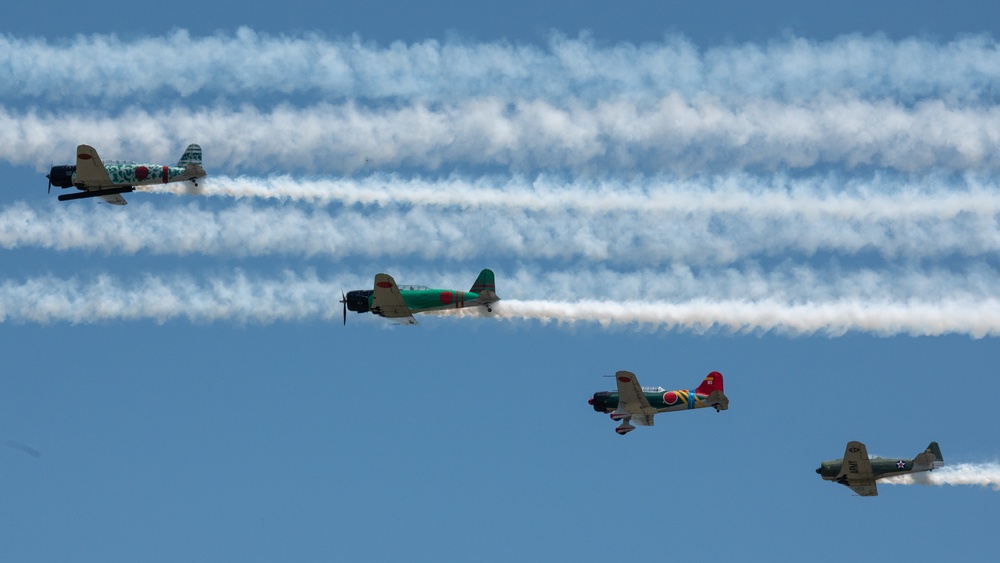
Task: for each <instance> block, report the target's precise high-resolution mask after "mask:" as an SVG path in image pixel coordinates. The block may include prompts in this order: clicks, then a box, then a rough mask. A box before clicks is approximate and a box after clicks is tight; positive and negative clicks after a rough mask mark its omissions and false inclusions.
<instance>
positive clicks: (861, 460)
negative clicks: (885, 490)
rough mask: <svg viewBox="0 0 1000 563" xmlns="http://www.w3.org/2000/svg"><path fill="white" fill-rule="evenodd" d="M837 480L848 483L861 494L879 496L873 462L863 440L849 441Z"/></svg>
mask: <svg viewBox="0 0 1000 563" xmlns="http://www.w3.org/2000/svg"><path fill="white" fill-rule="evenodd" d="M837 482H838V483H842V484H844V485H847V486H848V487H850V488H851V489H852V490H853V491H854V492H856V493H858V494H859V495H860V496H863V497H876V496H878V488H877V487H876V486H875V475H874V474H873V473H872V462H871V461H869V459H868V450H867V449H865V445H864V444H862V443H861V442H848V443H847V450H846V451H844V462H843V463H842V464H841V466H840V474H839V475H837Z"/></svg>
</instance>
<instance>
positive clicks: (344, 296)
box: [340, 290, 347, 326]
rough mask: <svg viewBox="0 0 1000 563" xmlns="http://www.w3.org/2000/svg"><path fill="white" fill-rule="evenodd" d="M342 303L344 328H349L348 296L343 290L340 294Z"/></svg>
mask: <svg viewBox="0 0 1000 563" xmlns="http://www.w3.org/2000/svg"><path fill="white" fill-rule="evenodd" d="M340 302H341V303H343V304H344V326H347V296H346V295H344V291H343V290H341V292H340Z"/></svg>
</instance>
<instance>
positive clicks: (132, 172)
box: [49, 162, 205, 189]
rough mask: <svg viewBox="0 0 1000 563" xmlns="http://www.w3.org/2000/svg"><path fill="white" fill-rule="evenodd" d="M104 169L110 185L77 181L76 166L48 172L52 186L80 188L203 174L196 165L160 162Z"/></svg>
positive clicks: (158, 181)
mask: <svg viewBox="0 0 1000 563" xmlns="http://www.w3.org/2000/svg"><path fill="white" fill-rule="evenodd" d="M104 169H105V170H107V172H108V177H109V178H111V182H112V184H111V186H86V185H84V184H83V183H80V182H77V178H76V166H75V165H69V166H53V167H52V170H51V171H50V173H49V179H50V180H51V181H52V185H53V186H58V187H60V188H71V187H74V186H75V187H77V188H80V189H87V188H88V187H90V188H106V187H117V186H148V185H152V184H166V183H168V182H181V181H185V180H192V179H196V178H201V177H202V176H205V172H204V170H202V169H201V167H200V166H197V165H188V166H164V165H160V164H139V163H134V162H129V163H121V164H117V163H116V164H105V165H104Z"/></svg>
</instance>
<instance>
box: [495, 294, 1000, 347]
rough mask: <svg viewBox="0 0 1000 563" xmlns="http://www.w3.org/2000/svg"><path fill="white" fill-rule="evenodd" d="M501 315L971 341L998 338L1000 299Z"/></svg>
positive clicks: (563, 305) (642, 305) (604, 308)
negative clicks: (949, 336) (946, 336)
mask: <svg viewBox="0 0 1000 563" xmlns="http://www.w3.org/2000/svg"><path fill="white" fill-rule="evenodd" d="M493 310H494V311H495V313H494V314H495V315H496V316H498V317H500V318H505V319H532V320H539V321H542V322H546V323H548V322H555V323H558V324H560V325H563V324H575V323H578V322H586V323H596V324H599V325H600V326H602V327H605V328H608V327H611V326H615V325H626V326H627V325H634V326H638V327H642V328H649V329H653V330H656V329H662V330H673V329H683V330H690V331H693V332H696V333H705V332H709V331H716V330H720V331H723V332H730V333H766V332H777V333H780V334H789V335H811V334H822V335H827V336H842V335H844V334H846V333H847V332H849V331H860V332H868V333H873V334H877V335H880V336H890V335H896V334H906V335H910V336H940V335H943V334H965V335H968V336H971V337H973V338H983V337H985V336H997V335H1000V299H987V300H983V301H979V300H975V299H949V300H944V301H935V302H919V301H913V300H911V301H907V302H892V301H861V300H849V299H844V300H838V301H831V302H815V303H805V304H789V303H786V302H781V301H778V300H773V299H771V300H762V301H745V300H728V301H716V300H709V299H698V300H692V301H688V302H683V303H662V302H647V301H576V302H561V301H516V300H504V301H501V302H500V303H497V304H496V305H495V306H494V307H493Z"/></svg>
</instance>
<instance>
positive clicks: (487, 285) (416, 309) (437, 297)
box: [340, 270, 500, 325]
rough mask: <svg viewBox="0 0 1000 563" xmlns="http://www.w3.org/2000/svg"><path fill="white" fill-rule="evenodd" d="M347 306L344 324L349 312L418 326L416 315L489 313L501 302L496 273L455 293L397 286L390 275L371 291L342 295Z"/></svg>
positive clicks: (377, 281)
mask: <svg viewBox="0 0 1000 563" xmlns="http://www.w3.org/2000/svg"><path fill="white" fill-rule="evenodd" d="M341 297H342V299H341V300H340V302H341V303H343V304H344V324H345V325H346V324H347V310H348V309H350V310H351V311H354V312H356V313H367V312H368V311H371V312H372V313H374V314H376V315H379V316H382V317H386V318H389V319H393V320H394V321H395V322H396V323H398V324H407V325H415V324H418V323H417V320H416V319H414V318H413V313H424V312H427V311H442V310H445V309H462V308H464V307H475V306H478V305H482V306H484V307H486V310H487V311H489V312H492V311H493V308H492V307H490V305H491V304H492V303H496V302H497V301H500V298H499V297H497V294H496V284H495V282H494V281H493V270H483V271H482V272H479V277H478V278H476V282H475V283H474V284H472V289H470V290H469V291H457V290H453V289H431V288H428V287H426V286H418V285H408V286H407V285H404V286H398V285H396V280H394V279H392V276H390V275H389V274H376V275H375V285H374V287H373V288H372V289H358V290H354V291H348V292H347V295H346V296H345V295H343V294H341Z"/></svg>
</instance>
